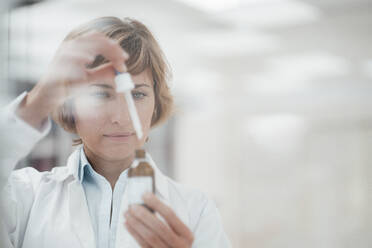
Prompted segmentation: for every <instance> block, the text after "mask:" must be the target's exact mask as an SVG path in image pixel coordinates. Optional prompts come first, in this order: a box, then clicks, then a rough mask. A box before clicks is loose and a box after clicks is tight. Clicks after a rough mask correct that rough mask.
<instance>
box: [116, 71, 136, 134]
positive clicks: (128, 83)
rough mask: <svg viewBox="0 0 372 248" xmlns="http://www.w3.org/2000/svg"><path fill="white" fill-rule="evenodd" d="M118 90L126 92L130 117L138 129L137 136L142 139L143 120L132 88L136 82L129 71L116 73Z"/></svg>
mask: <svg viewBox="0 0 372 248" xmlns="http://www.w3.org/2000/svg"><path fill="white" fill-rule="evenodd" d="M115 83H116V92H121V93H124V96H125V100H126V101H127V105H128V110H129V115H130V118H131V119H132V123H133V127H134V130H135V131H136V134H137V138H138V139H141V138H142V136H143V133H142V127H141V122H140V120H139V117H138V113H137V109H136V105H135V104H134V101H133V96H132V93H131V91H132V89H134V84H133V82H132V79H131V77H130V75H129V73H118V72H117V73H116V77H115Z"/></svg>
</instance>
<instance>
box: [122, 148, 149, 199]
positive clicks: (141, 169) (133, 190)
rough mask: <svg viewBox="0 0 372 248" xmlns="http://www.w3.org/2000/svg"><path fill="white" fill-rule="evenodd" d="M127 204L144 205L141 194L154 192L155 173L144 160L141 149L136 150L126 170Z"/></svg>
mask: <svg viewBox="0 0 372 248" xmlns="http://www.w3.org/2000/svg"><path fill="white" fill-rule="evenodd" d="M128 190H129V204H140V205H144V202H143V200H142V196H143V194H144V193H146V192H152V193H155V173H154V170H153V168H152V167H151V166H150V164H149V163H148V161H147V160H146V152H145V150H143V149H140V150H136V158H135V160H134V162H133V163H132V166H131V167H130V168H129V171H128Z"/></svg>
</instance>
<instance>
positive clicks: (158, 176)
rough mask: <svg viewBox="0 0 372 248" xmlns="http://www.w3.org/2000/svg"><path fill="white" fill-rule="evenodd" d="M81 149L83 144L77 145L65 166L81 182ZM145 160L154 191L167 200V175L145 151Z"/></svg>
mask: <svg viewBox="0 0 372 248" xmlns="http://www.w3.org/2000/svg"><path fill="white" fill-rule="evenodd" d="M82 151H83V145H80V146H78V147H77V149H76V150H75V151H74V152H73V153H72V154H71V155H70V157H69V158H68V160H67V167H68V168H69V172H70V174H72V175H73V177H74V179H75V180H78V181H79V183H81V178H82V173H83V171H84V170H83V168H81V167H82V166H80V158H81V152H82ZM146 160H147V161H148V162H149V164H150V165H151V167H152V168H153V169H154V173H155V188H156V193H158V194H160V196H161V197H162V198H163V199H164V200H166V201H168V200H169V193H168V181H167V180H168V179H167V177H166V176H165V175H164V174H163V173H162V172H161V171H160V170H159V168H158V167H157V166H156V164H155V162H154V160H153V159H152V157H151V155H150V154H149V153H148V152H146Z"/></svg>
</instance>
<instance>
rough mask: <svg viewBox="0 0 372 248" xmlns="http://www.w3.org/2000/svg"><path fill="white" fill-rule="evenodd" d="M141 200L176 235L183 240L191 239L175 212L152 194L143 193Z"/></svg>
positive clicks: (187, 229) (190, 234)
mask: <svg viewBox="0 0 372 248" xmlns="http://www.w3.org/2000/svg"><path fill="white" fill-rule="evenodd" d="M143 200H144V202H145V204H146V205H147V206H148V207H150V208H152V209H153V210H155V211H156V212H158V213H159V214H160V215H161V216H162V217H163V218H164V219H165V220H166V221H167V223H168V224H169V225H170V227H171V228H172V229H173V230H174V231H175V232H176V233H177V234H178V235H180V236H182V237H185V238H191V237H192V236H193V235H192V232H191V231H190V230H189V228H188V227H187V226H186V225H185V224H184V223H183V222H182V221H181V220H180V219H179V218H178V217H177V215H176V214H175V212H174V211H173V210H172V209H171V208H170V207H168V206H167V205H165V204H164V203H162V202H161V201H160V200H159V199H158V198H157V197H156V196H155V195H154V194H152V193H145V194H144V197H143Z"/></svg>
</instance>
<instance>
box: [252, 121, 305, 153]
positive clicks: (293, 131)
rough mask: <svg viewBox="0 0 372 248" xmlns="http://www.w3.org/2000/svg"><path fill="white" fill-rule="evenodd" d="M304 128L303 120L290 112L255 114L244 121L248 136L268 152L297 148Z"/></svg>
mask: <svg viewBox="0 0 372 248" xmlns="http://www.w3.org/2000/svg"><path fill="white" fill-rule="evenodd" d="M305 128H306V126H305V122H304V120H303V119H302V118H300V117H298V116H296V115H292V114H273V115H265V116H255V117H250V118H248V119H247V120H246V122H245V130H246V132H247V134H248V135H249V138H253V139H254V141H255V142H256V143H257V144H258V145H261V146H263V147H264V148H265V149H266V150H267V151H269V152H272V153H278V154H284V155H285V154H288V153H292V152H295V151H296V150H297V148H298V144H299V143H300V141H301V138H302V137H303V134H304V132H305Z"/></svg>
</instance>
